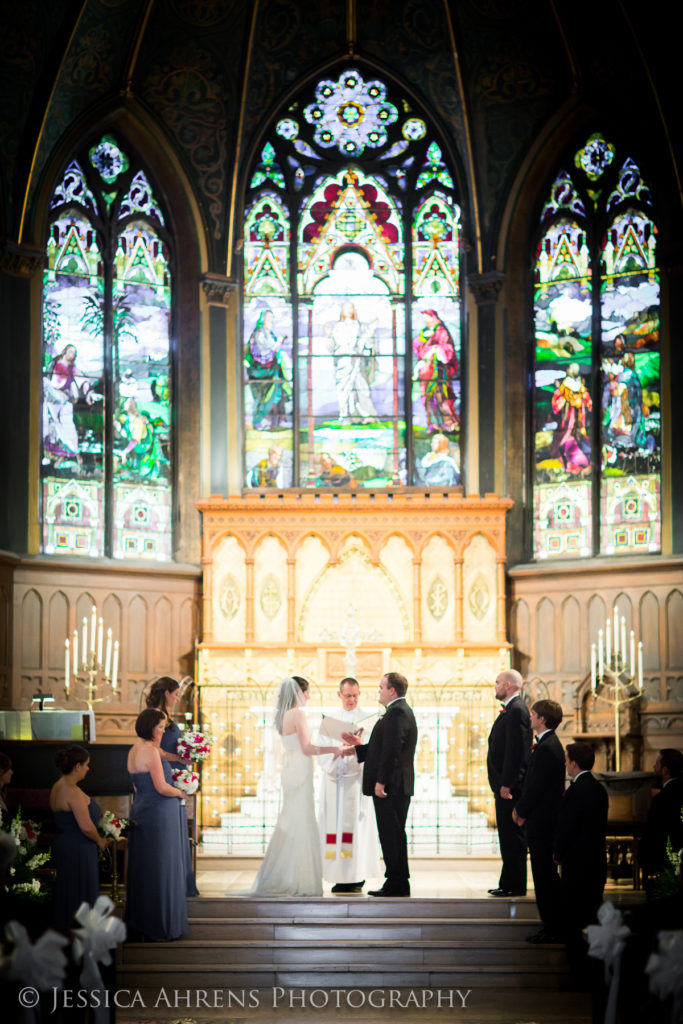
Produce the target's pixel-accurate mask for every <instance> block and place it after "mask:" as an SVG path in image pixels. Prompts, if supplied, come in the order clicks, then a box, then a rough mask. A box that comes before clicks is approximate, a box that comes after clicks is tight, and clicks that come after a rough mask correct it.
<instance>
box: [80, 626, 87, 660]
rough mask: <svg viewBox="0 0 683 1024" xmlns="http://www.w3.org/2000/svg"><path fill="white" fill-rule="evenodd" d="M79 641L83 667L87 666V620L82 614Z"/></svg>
mask: <svg viewBox="0 0 683 1024" xmlns="http://www.w3.org/2000/svg"><path fill="white" fill-rule="evenodd" d="M81 643H82V644H83V667H84V668H87V662H88V620H87V619H86V617H85V615H84V616H83V625H82V627H81Z"/></svg>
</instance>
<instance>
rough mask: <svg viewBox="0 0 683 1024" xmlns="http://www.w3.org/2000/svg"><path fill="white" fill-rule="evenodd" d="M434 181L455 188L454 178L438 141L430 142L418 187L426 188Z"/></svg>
mask: <svg viewBox="0 0 683 1024" xmlns="http://www.w3.org/2000/svg"><path fill="white" fill-rule="evenodd" d="M432 181H433V182H436V183H439V184H441V185H444V186H445V187H446V188H453V179H452V178H451V176H450V174H449V173H448V170H447V168H446V164H445V162H444V158H443V156H442V155H441V150H440V148H439V147H438V146H437V144H436V142H430V143H429V146H428V147H427V155H426V157H425V160H424V163H423V165H422V169H421V171H420V173H419V175H418V177H417V185H416V188H424V186H425V185H429V183H430V182H432Z"/></svg>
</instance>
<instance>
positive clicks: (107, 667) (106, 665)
mask: <svg viewBox="0 0 683 1024" xmlns="http://www.w3.org/2000/svg"><path fill="white" fill-rule="evenodd" d="M104 677H105V679H111V629H108V630H107V653H106V655H105V659H104Z"/></svg>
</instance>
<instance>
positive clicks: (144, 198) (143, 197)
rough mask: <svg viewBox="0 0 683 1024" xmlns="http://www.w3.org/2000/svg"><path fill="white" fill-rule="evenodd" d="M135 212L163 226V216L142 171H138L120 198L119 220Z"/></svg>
mask: <svg viewBox="0 0 683 1024" xmlns="http://www.w3.org/2000/svg"><path fill="white" fill-rule="evenodd" d="M136 213H137V214H142V216H144V217H150V218H151V219H152V220H155V221H157V223H158V224H161V225H162V227H163V224H164V216H163V214H162V212H161V209H160V207H159V204H158V203H157V201H156V199H155V198H154V194H153V192H152V188H151V186H150V184H149V182H148V180H147V175H146V174H145V172H144V171H138V173H137V174H136V175H135V177H134V178H133V180H132V181H131V183H130V188H129V189H128V192H127V193H126V195H125V196H124V197H123V199H122V200H121V206H120V207H119V220H121V219H122V218H123V217H130V216H131V215H132V214H136Z"/></svg>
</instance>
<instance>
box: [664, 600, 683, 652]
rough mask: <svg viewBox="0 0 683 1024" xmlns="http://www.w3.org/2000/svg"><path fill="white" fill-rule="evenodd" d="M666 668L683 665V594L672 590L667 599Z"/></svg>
mask: <svg viewBox="0 0 683 1024" xmlns="http://www.w3.org/2000/svg"><path fill="white" fill-rule="evenodd" d="M664 649H665V651H666V667H667V668H669V669H675V668H678V667H679V666H681V665H683V594H682V593H681V591H680V590H672V591H671V593H669V594H668V595H667V598H666V644H665V648H664Z"/></svg>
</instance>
